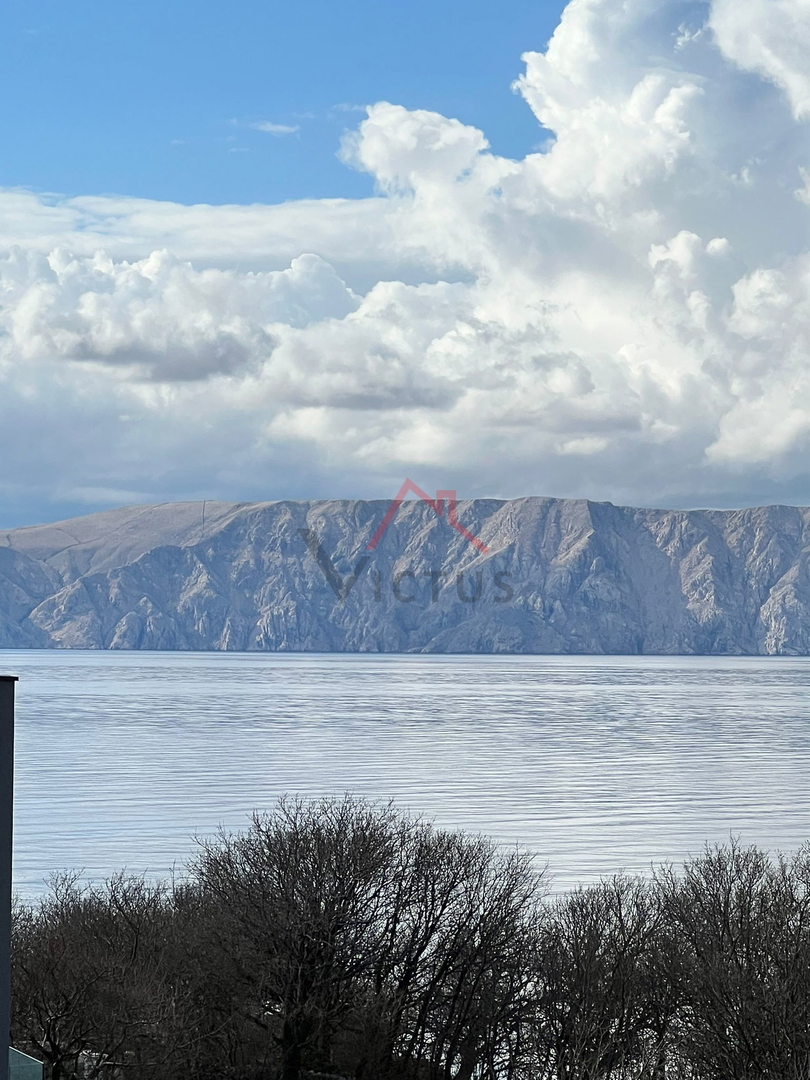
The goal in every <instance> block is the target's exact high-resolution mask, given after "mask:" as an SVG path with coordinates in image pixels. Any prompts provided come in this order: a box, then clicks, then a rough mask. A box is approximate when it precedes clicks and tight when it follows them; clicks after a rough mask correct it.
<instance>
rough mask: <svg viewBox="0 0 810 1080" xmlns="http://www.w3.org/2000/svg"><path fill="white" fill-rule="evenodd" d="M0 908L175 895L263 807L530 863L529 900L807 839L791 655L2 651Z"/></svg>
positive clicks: (809, 809) (802, 671)
mask: <svg viewBox="0 0 810 1080" xmlns="http://www.w3.org/2000/svg"><path fill="white" fill-rule="evenodd" d="M0 674H8V675H17V676H19V679H20V681H19V684H18V688H17V726H16V780H15V852H14V881H15V889H16V890H17V892H18V893H19V895H20V896H22V897H24V898H35V897H36V896H38V895H41V894H42V892H43V890H45V889H46V888H47V882H48V880H49V878H50V876H51V875H52V874H53V873H54V872H58V871H62V870H70V871H76V872H78V873H79V874H80V876H81V877H82V878H83V879H84V880H86V881H100V880H103V879H104V878H106V877H107V876H109V875H110V874H113V873H115V872H117V871H118V870H122V869H123V870H127V871H129V872H131V873H138V874H140V873H145V874H147V875H149V876H151V877H167V876H169V875H171V874H175V875H182V873H183V867H184V865H185V863H186V860H187V859H188V858H189V857H190V856H193V854H194V852H195V850H196V848H197V845H198V843H199V841H200V839H202V838H205V837H208V836H211V835H212V834H214V833H216V832H217V831H218V830H221V829H222V830H225V831H227V832H234V831H238V830H240V829H243V828H245V827H247V825H248V824H249V821H250V817H251V814H252V813H253V812H254V811H258V812H262V811H267V810H270V809H272V807H273V805H274V803H275V802H276V800H277V799H278V798H279V797H280V796H282V795H285V794H287V795H298V796H301V797H303V798H306V799H309V798H316V797H319V796H322V795H342V794H343V793H344V792H351V793H353V794H354V795H357V796H363V797H367V798H369V799H373V800H382V801H387V800H389V799H391V800H393V801H394V802H395V803H396V804H397V805H398V806H399V807H401V808H402V809H403V810H407V811H409V812H412V813H415V814H420V815H423V816H424V817H426V818H428V819H430V820H432V821H434V822H435V823H436V824H437V825H439V826H443V827H451V828H457V829H463V830H465V831H467V832H470V833H485V834H487V835H489V836H491V837H492V838H493V839H494V840H496V841H497V842H498V843H499V844H502V845H504V846H506V847H514V846H519V847H521V848H524V849H529V850H530V851H531V852H532V853H533V855H534V857H535V859H536V861H537V865H538V867H539V868H544V870H545V873H546V874H547V877H548V882H549V888H550V890H551V892H552V893H554V892H559V891H562V890H565V889H569V888H571V887H574V886H576V885H577V884H588V883H591V882H593V881H595V880H597V879H599V878H600V877H604V876H609V875H613V874H617V873H624V872H630V873H635V872H642V873H646V872H649V871H650V869H651V867H653V866H656V865H660V864H662V863H665V862H674V863H679V862H681V861H682V860H683V859H684V858H685V857H687V856H689V855H692V854H697V853H699V852H700V851H701V850H702V849H703V848H704V846H705V845H706V844H715V843H724V842H727V841H728V840H729V839H730V838H731V837H732V836H735V837H739V838H740V840H741V841H742V842H743V843H756V844H758V845H761V846H763V847H765V848H768V849H770V850H774V851H775V850H777V849H781V850H784V851H792V850H795V849H796V848H798V847H799V846H800V845H801V844H803V843H804V842H805V841H806V840H808V839H810V784H808V779H810V658H806V657H802V658H785V657H768V658H738V657H734V658H718V657H671V656H668V657H658V656H645V657H619V656H446V655H443V656H437V655H431V656H424V655H391V654H385V655H380V654H375V655H367V654H364V655H356V654H351V655H347V654H329V655H320V654H285V653H170V652H165V653H147V652H83V651H75V652H74V651H30V652H29V651H17V650H13V651H12V650H9V651H1V652H0Z"/></svg>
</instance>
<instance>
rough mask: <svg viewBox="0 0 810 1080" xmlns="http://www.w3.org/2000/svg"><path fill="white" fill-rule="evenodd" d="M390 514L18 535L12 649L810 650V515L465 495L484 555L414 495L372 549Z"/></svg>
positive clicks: (286, 514) (292, 510)
mask: <svg viewBox="0 0 810 1080" xmlns="http://www.w3.org/2000/svg"><path fill="white" fill-rule="evenodd" d="M387 506H388V504H387V503H385V502H355V501H335V502H309V503H307V502H273V503H207V504H205V511H204V513H203V504H202V503H177V504H165V505H160V506H146V507H136V508H128V509H123V510H114V511H108V512H106V513H101V514H93V515H90V516H88V517H83V518H76V519H74V520H71V521H66V522H61V523H59V524H56V525H43V526H36V527H32V528H25V529H16V530H13V531H11V532H8V533H0V647H4V648H65V649H67V648H77V649H78V648H82V649H181V650H188V649H217V650H220V649H232V650H307V651H362V652H499V653H503V652H518V653H521V652H525V653H535V652H537V653H738V654H739V653H742V654H746V653H747V654H767V653H772V654H787V655H796V654H805V653H810V588H809V587H808V585H809V582H808V559H809V558H810V509H807V508H802V507H792V506H768V507H759V508H754V509H747V510H734V511H716V510H712V511H703V510H693V511H675V510H643V509H632V508H630V507H618V506H613V505H612V504H610V503H592V502H584V501H578V500H564V499H544V498H526V499H516V500H514V501H510V502H502V501H497V500H490V499H479V500H474V501H471V502H463V503H459V506H458V517H459V520H460V521H461V523H462V524H463V525H464V526H465V527H466V528H467V529H469V530H471V531H472V532H473V533H475V535H476V536H478V537H479V538H480V539H481V540H482V541H483V543H484V544H485V545H486V546H487V548H488V550H487V552H486V553H481V552H479V551H478V550H477V549H476V548H475V547H473V546H471V545H470V544H469V543H468V542H467V541H466V540H465V539H464V537H463V536H461V535H460V533H459V532H458V531H457V530H455V529H454V528H453V527H452V526H451V525H450V524H449V523H448V521H447V520H446V518H440V517H438V516H437V514H436V513H435V512H434V511H433V510H432V509H431V508H430V507H429V506H427V505H425V504H424V503H421V502H407V503H404V504H403V505H402V506H401V507H400V509H399V511H398V513H397V515H396V517H395V518H394V520H393V522H392V523H391V525H390V527H389V528H388V530H387V532H386V533H385V535H384V537H383V539H382V540H381V541H380V543H379V546H378V547H377V549H376V550H375V551H373V552H367V551H366V550H365V549H366V546H367V544H368V543H369V540H370V539H371V537H372V536H373V534H374V532H375V530H376V528H377V526H378V525H379V524H380V522H381V520H382V518H383V515H384V513H385V510H386V509H387ZM364 560H365V561H364ZM353 575H354V580H353V578H352V576H353Z"/></svg>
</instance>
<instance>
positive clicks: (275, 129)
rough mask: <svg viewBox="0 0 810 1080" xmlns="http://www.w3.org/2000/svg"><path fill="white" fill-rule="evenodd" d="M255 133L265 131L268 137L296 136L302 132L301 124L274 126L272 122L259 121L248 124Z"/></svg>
mask: <svg viewBox="0 0 810 1080" xmlns="http://www.w3.org/2000/svg"><path fill="white" fill-rule="evenodd" d="M247 126H248V127H249V128H253V130H254V131H263V132H265V134H267V135H295V133H296V132H298V131H300V130H301V125H300V124H274V123H273V121H272V120H257V121H256V122H255V123H252V124H248V125H247Z"/></svg>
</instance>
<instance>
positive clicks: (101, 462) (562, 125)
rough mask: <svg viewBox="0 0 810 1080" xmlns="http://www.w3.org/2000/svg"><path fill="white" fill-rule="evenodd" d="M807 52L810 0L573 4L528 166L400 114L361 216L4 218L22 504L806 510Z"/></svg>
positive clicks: (1, 341) (355, 162) (248, 213)
mask: <svg viewBox="0 0 810 1080" xmlns="http://www.w3.org/2000/svg"><path fill="white" fill-rule="evenodd" d="M528 44H532V43H527V45H528ZM809 50H810V18H808V13H807V5H806V3H804V2H803V0H778V2H773V0H770V2H768V3H766V2H765V0H744V2H742V3H740V2H736V3H732V2H731V0H714V2H713V3H711V4H709V5H706V4H703V3H701V4H697V3H676V2H664V3H661V2H659V0H656V2H652V0H628V2H627V3H624V4H620V3H618V2H617V0H573V2H572V3H571V4H570V5H569V6H568V7H567V8H566V10H565V12H564V13H563V16H562V19H561V22H560V25H559V27H558V28H557V31H556V32H555V34H554V36H553V38H552V39H551V41H550V43H549V44H548V46H547V48H546V50H545V52H528V53H526V54H525V55H524V57H523V61H524V69H523V73H522V74H520V76H519V78H518V80H517V82H516V90H517V92H519V93H520V94H521V95H522V96H523V98H524V99H525V101H526V103H527V105H528V107H530V108H531V109H532V111H533V112H534V113H535V115H536V117H537V120H538V150H537V152H535V153H532V154H529V155H528V156H527V157H526V158H524V159H523V160H522V161H513V160H507V159H504V158H500V157H497V156H495V155H494V154H492V153H491V152H490V150H489V148H488V144H487V141H486V138H485V136H484V134H483V133H481V132H480V131H477V130H475V129H474V128H471V127H468V126H465V125H463V124H461V123H460V122H458V121H457V120H453V119H450V118H446V117H443V116H440V115H437V114H435V113H430V112H426V111H420V110H415V111H408V110H406V109H404V108H402V107H400V106H397V105H395V104H388V103H385V102H381V103H378V104H376V105H373V106H371V107H370V108H369V109H368V112H367V116H366V118H365V119H364V120H363V121H362V123H361V124H360V126H359V128H358V129H357V130H356V131H355V132H353V133H351V134H350V135H349V136H347V138H346V139H345V142H344V146H343V150H342V153H343V156H344V158H345V160H346V162H347V165H351V166H354V167H356V168H359V169H362V170H365V171H366V172H368V173H369V174H371V176H373V177H374V179H375V181H376V184H377V188H378V194H377V196H376V197H375V198H372V199H367V200H364V201H363V200H361V201H356V202H352V201H347V200H321V201H309V202H301V203H290V204H284V205H280V206H224V207H223V206H220V207H215V206H180V205H175V204H169V203H157V202H151V201H149V200H142V199H140V200H139V199H132V198H114V197H79V198H57V197H47V198H46V197H44V196H36V195H33V194H31V193H27V192H24V191H22V192H21V191H12V192H5V193H4V194H2V195H0V209H2V212H3V226H2V234H0V245H2V247H3V248H5V249H6V254H5V256H4V257H3V258H2V260H0V297H2V306H1V307H0V393H2V401H3V406H4V423H3V426H2V430H0V454H2V458H3V460H4V461H5V462H6V463H7V468H6V469H5V470H4V474H3V477H2V481H0V493H2V495H3V498H4V503H5V505H6V506H7V507H12V508H13V507H15V506H16V507H18V508H20V507H23V506H25V507H26V508H27V509H26V514H27V515H28V516H31V514H33V513H34V508H35V507H36V508H37V509H39V510H41V512H42V516H47V508H48V507H49V506H54V507H57V506H58V507H59V508H60V509H62V508H65V507H67V506H72V507H77V506H78V505H79V504H82V503H83V504H86V505H89V506H97V505H102V504H109V503H116V502H123V501H129V502H135V501H153V500H155V499H159V498H164V497H165V498H176V497H196V496H198V495H201V494H206V495H209V496H219V497H234V496H235V497H240V498H261V497H273V496H286V495H298V496H299V497H300V496H313V495H318V494H326V493H335V494H338V493H340V494H355V493H356V494H360V493H361V492H362V493H363V494H367V495H385V494H387V493H388V492H389V489H393V490H395V489H396V487H397V486H398V483H397V482H398V481H399V480H400V479H401V478H402V476H403V475H407V474H414V475H415V476H416V477H417V478H418V479H420V480H421V481H422V482H423V484H424V485H425V486H427V485H428V484H435V486H437V487H446V486H452V485H454V486H456V487H457V488H459V489H460V490H462V491H463V492H464V494H465V495H475V494H490V495H500V496H511V495H519V494H524V493H529V492H532V493H534V492H537V493H547V494H558V495H568V496H592V497H597V498H610V499H614V500H619V501H627V502H634V503H640V504H650V503H656V502H657V503H659V504H660V503H670V504H672V505H677V504H681V505H682V504H684V503H685V502H691V503H714V504H726V505H728V504H730V503H735V502H749V503H751V502H757V501H767V500H785V501H808V499H810V477H808V470H807V467H806V464H805V461H806V450H807V446H808V433H809V432H810V386H809V385H808V374H807V356H808V345H809V341H808V337H809V336H810V318H809V313H810V234H809V233H808V222H810V152H809V151H810V146H809V145H808V126H807V122H808V119H810V78H809V77H808V75H807V67H806V61H805V58H806V56H807V55H808V51H809ZM516 73H517V71H516ZM32 432H33V433H35V435H36V439H35V443H36V445H32V439H31V433H32ZM393 490H392V492H391V493H393ZM10 512H11V513H12V514H13V510H12V511H10ZM19 512H21V511H19ZM51 516H58V515H57V514H56V513H54V514H52V515H51ZM2 523H5V524H12V523H13V522H12V521H7V522H2ZM2 523H0V524H2Z"/></svg>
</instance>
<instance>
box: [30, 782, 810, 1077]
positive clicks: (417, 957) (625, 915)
mask: <svg viewBox="0 0 810 1080" xmlns="http://www.w3.org/2000/svg"><path fill="white" fill-rule="evenodd" d="M13 993H14V1003H13V1024H12V1036H13V1041H14V1045H16V1046H17V1047H18V1048H19V1049H21V1050H25V1051H27V1052H29V1053H32V1054H33V1055H34V1056H36V1057H39V1058H40V1059H42V1060H44V1061H45V1063H46V1067H47V1071H48V1074H49V1076H50V1077H52V1078H53V1080H73V1078H74V1077H81V1078H84V1080H99V1078H102V1077H103V1078H110V1080H112V1078H116V1080H117V1078H119V1077H120V1078H126V1077H132V1078H133V1080H175V1078H177V1080H179V1078H180V1077H182V1078H183V1080H209V1078H211V1080H213V1078H215V1077H216V1078H221V1080H229V1078H231V1080H276V1078H279V1080H305V1078H306V1080H315V1078H329V1077H349V1078H354V1080H598V1078H604V1080H630V1078H638V1080H666V1078H670V1077H676V1078H681V1080H687V1078H688V1080H754V1078H763V1080H764V1078H768V1080H776V1078H779V1080H810V849H807V850H802V851H800V852H799V853H798V854H796V855H794V856H791V857H789V858H788V857H776V858H771V857H769V856H767V855H765V854H763V853H762V852H760V851H758V850H757V849H755V848H743V847H741V846H740V845H739V844H736V843H732V844H730V845H728V846H726V847H721V848H715V849H712V850H707V851H706V852H705V853H704V854H703V855H702V856H700V857H698V858H695V859H693V860H691V861H690V862H688V863H687V864H686V866H685V867H684V868H683V869H682V870H679V871H676V870H674V869H673V868H671V867H666V868H663V869H661V870H659V871H657V872H656V873H654V874H652V875H651V876H650V877H648V878H616V879H612V880H609V881H604V882H602V883H601V884H599V885H596V886H593V887H589V888H583V889H579V890H577V891H574V892H572V893H569V894H567V895H564V896H562V897H558V898H555V899H551V900H550V899H548V897H547V896H546V889H545V886H544V875H543V874H542V873H538V872H537V871H536V870H535V869H534V867H533V863H532V861H531V859H530V858H529V857H528V856H527V855H525V854H521V853H518V852H513V853H508V852H506V853H505V852H503V851H500V850H499V849H498V848H497V847H496V846H495V845H493V844H492V843H491V842H489V841H487V840H486V839H483V838H479V837H473V836H468V835H465V834H462V833H455V832H449V831H443V830H440V829H436V828H434V827H433V826H431V825H430V824H429V823H426V822H425V821H423V820H420V819H417V818H413V817H411V816H409V815H407V814H403V813H401V812H399V811H397V810H396V809H395V808H394V807H392V806H390V805H387V806H380V805H375V804H370V803H367V802H364V801H362V800H355V799H351V798H348V797H347V798H344V799H339V800H324V801H321V802H318V803H305V802H301V801H287V800H282V801H281V802H280V803H279V804H278V806H277V807H276V808H275V810H274V811H273V812H272V813H270V814H268V815H265V816H257V817H256V818H255V819H254V821H253V824H252V827H251V828H250V829H249V830H248V831H247V832H245V833H242V834H237V835H234V836H231V835H224V834H223V835H220V836H218V837H217V838H215V839H214V840H211V841H208V842H205V843H203V844H202V845H201V846H200V849H199V852H198V854H197V856H196V858H195V859H194V860H193V862H192V863H191V865H190V866H189V867H188V872H187V873H186V874H185V875H184V876H183V878H182V880H181V881H175V882H173V883H171V884H151V883H149V882H146V881H144V880H143V879H141V878H132V877H126V876H123V875H121V876H118V877H115V878H113V879H111V880H110V881H108V882H107V883H105V884H104V885H103V886H94V887H82V886H81V885H80V884H79V883H78V880H77V879H75V878H73V877H69V876H67V877H66V876H63V877H61V878H58V879H56V880H54V882H53V883H52V886H51V889H50V891H49V893H48V894H47V896H46V897H45V898H44V899H42V900H41V901H39V902H38V903H37V904H36V905H24V904H18V905H17V908H16V912H15V923H14V953H13Z"/></svg>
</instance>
